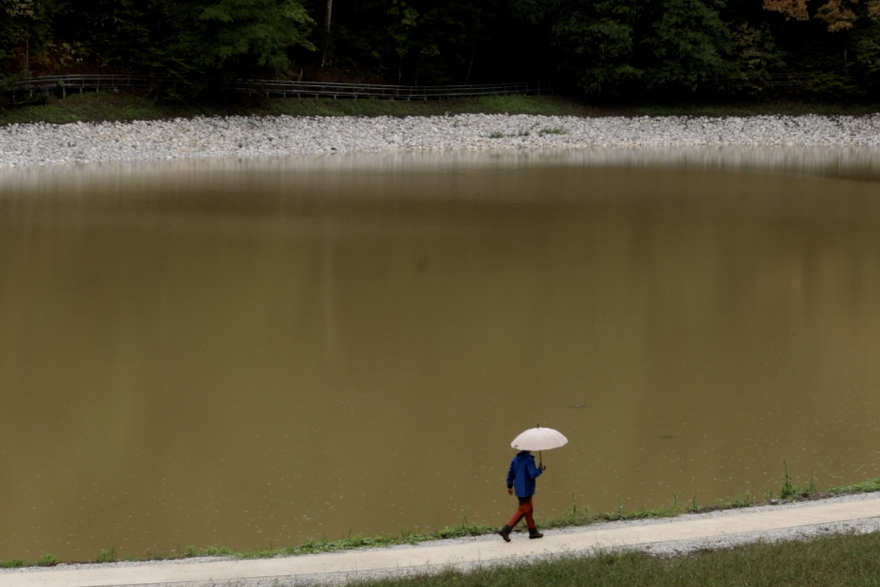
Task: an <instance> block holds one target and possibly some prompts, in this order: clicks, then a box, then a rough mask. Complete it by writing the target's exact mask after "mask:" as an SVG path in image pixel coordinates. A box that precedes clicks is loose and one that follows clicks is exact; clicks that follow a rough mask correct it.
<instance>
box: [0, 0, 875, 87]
mask: <svg viewBox="0 0 880 587" xmlns="http://www.w3.org/2000/svg"><path fill="white" fill-rule="evenodd" d="M316 23H321V26H318V25H317V24H316ZM99 71H100V72H132V73H149V74H153V75H155V76H157V77H158V78H163V79H170V80H173V83H175V84H178V85H186V84H187V83H196V82H198V83H199V84H202V85H203V84H204V82H206V81H208V82H210V83H218V84H223V83H228V82H229V81H231V80H233V79H237V78H253V77H278V78H288V79H290V78H294V79H324V80H335V81H355V80H361V81H376V82H386V83H402V84H414V85H431V84H449V83H455V84H461V83H479V82H496V81H521V80H544V81H548V82H552V83H553V85H554V87H556V88H557V89H559V90H562V91H567V92H573V93H577V94H580V95H583V96H588V97H598V98H603V99H628V98H635V97H638V98H644V97H646V96H655V97H667V96H674V97H681V96H691V95H703V94H712V95H718V94H721V95H730V96H737V95H756V94H757V95H760V94H761V93H762V92H768V91H769V90H770V88H771V82H772V81H774V80H775V81H779V80H783V81H787V82H789V84H790V87H791V88H793V89H795V90H796V91H798V92H800V93H802V94H805V95H811V96H825V97H841V96H848V97H872V96H875V92H876V91H877V89H878V88H880V0H652V1H647V0H467V1H466V0H336V1H335V2H333V1H332V0H0V76H2V77H3V78H7V79H10V78H12V77H14V76H16V75H27V74H46V73H54V72H99Z"/></svg>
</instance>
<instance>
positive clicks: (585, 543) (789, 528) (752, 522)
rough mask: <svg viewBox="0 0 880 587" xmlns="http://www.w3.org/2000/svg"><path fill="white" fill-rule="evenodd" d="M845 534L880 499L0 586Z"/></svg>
mask: <svg viewBox="0 0 880 587" xmlns="http://www.w3.org/2000/svg"><path fill="white" fill-rule="evenodd" d="M846 531H857V532H873V531H880V494H869V495H859V496H849V497H843V498H833V499H826V500H819V501H814V502H802V503H797V504H789V505H784V506H762V507H755V508H747V509H741V510H727V511H721V512H713V513H710V514H696V515H683V516H679V517H677V518H667V519H662V520H642V521H631V522H615V523H609V524H597V525H593V526H587V527H581V528H569V529H565V530H557V531H547V532H545V536H544V538H543V539H541V540H529V539H528V538H527V535H525V534H516V535H514V536H513V539H512V541H511V542H510V543H509V544H508V543H505V542H504V541H502V540H501V538H500V537H498V536H483V537H478V538H470V539H462V540H446V541H438V542H432V543H425V544H421V545H418V546H400V547H393V548H383V549H370V550H353V551H347V552H342V553H333V554H317V555H307V556H296V557H287V558H274V559H262V560H245V561H241V560H229V559H199V560H193V559H190V560H184V561H163V562H151V563H117V564H109V565H70V566H66V565H59V566H58V567H54V568H51V569H16V570H9V571H3V572H0V587H99V586H109V585H114V586H115V585H139V586H141V585H218V586H219V585H236V586H247V587H251V586H253V587H261V586H263V585H266V586H271V585H277V586H283V585H294V584H296V585H303V584H311V583H317V584H339V583H344V582H345V581H346V579H349V578H355V577H357V578H366V577H372V576H381V575H387V574H407V573H417V572H425V571H433V570H439V569H442V568H445V567H448V566H450V565H451V566H456V567H461V568H467V567H471V566H474V565H480V564H491V563H499V562H505V561H513V560H521V559H523V558H533V557H537V556H553V555H559V554H568V553H576V552H590V551H595V550H596V549H609V548H643V549H646V550H649V551H650V552H656V553H674V552H684V551H687V550H690V549H693V548H705V547H723V546H731V545H733V544H738V543H742V542H748V541H754V540H762V539H764V540H782V539H793V538H803V537H807V536H810V535H817V534H822V533H828V532H846Z"/></svg>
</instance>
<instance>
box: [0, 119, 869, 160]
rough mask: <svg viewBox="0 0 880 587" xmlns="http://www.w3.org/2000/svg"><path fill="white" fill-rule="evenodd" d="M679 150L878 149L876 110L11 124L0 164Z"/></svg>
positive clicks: (1, 134) (2, 136) (3, 135)
mask: <svg viewBox="0 0 880 587" xmlns="http://www.w3.org/2000/svg"><path fill="white" fill-rule="evenodd" d="M682 147H685V148H695V147H696V148H700V147H811V148H814V147H846V148H869V149H880V114H875V115H870V116H815V115H806V116H794V117H793V116H755V117H748V118H740V117H723V118H705V117H679V116H670V117H634V118H624V117H607V118H580V117H572V116H526V115H515V116H507V115H486V114H462V115H456V116H437V117H408V118H391V117H378V118H366V117H292V116H277V117H275V116H273V117H227V118H219V117H215V118H194V119H175V120H162V121H137V122H106V123H97V124H91V123H75V124H65V125H53V124H13V125H8V126H5V127H0V168H9V167H23V166H33V165H65V164H71V163H92V162H113V161H135V160H140V161H143V160H161V159H183V158H205V157H229V156H236V157H242V156H243V157H256V156H267V155H268V156H278V155H294V154H322V153H346V152H348V153H352V152H359V153H379V152H386V153H387V152H418V151H453V152H456V151H457V152H461V151H489V150H496V151H498V150H501V151H504V150H508V151H509V150H519V149H559V148H612V149H621V148H623V149H628V148H654V149H657V148H661V149H663V148H682Z"/></svg>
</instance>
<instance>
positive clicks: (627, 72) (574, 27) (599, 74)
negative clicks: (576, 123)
mask: <svg viewBox="0 0 880 587" xmlns="http://www.w3.org/2000/svg"><path fill="white" fill-rule="evenodd" d="M641 13H642V7H641V3H640V2H638V1H637V0H600V1H591V0H571V1H569V2H566V3H564V5H563V6H562V10H561V13H560V14H559V16H558V17H557V20H556V23H555V24H554V25H553V42H554V46H555V47H556V48H557V49H558V50H559V52H560V54H561V55H560V70H561V72H562V74H563V76H564V77H566V78H568V79H571V80H573V81H574V82H575V83H576V84H577V86H578V87H579V88H580V89H581V90H583V91H584V92H586V93H587V94H590V95H595V96H602V95H603V94H611V95H619V94H620V93H621V91H622V90H623V89H624V88H625V87H627V85H629V86H630V87H631V86H632V85H633V84H632V82H634V80H636V79H638V78H639V77H641V75H642V74H643V71H642V70H641V69H640V68H638V67H636V66H635V65H634V62H635V58H636V48H637V38H636V25H637V23H638V20H639V17H640V15H641Z"/></svg>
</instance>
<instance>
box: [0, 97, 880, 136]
mask: <svg viewBox="0 0 880 587" xmlns="http://www.w3.org/2000/svg"><path fill="white" fill-rule="evenodd" d="M878 111H880V103H877V102H867V103H853V104H839V103H816V102H802V101H775V102H774V101H771V102H734V103H723V102H719V103H709V104H654V105H651V104H649V105H634V104H624V105H609V104H588V103H585V102H581V101H578V100H574V99H571V98H566V97H563V96H519V95H515V96H484V97H476V98H455V99H449V100H423V101H419V100H412V101H408V100H380V99H376V98H369V99H361V100H350V99H349V100H341V99H340V100H334V99H330V98H317V99H316V98H286V99H285V98H271V99H270V98H263V97H248V96H244V95H231V96H228V97H227V98H226V99H224V100H219V101H204V102H197V103H182V102H168V101H162V100H157V99H155V98H152V97H150V96H149V95H147V94H145V93H143V92H137V91H120V92H87V93H84V94H71V95H69V96H68V97H67V98H58V97H55V96H48V97H47V99H46V101H45V103H44V104H39V105H29V106H17V107H14V108H7V109H4V108H2V107H0V126H2V125H8V124H23V123H36V122H44V123H51V124H67V123H73V122H102V121H132V120H160V119H173V118H192V117H195V116H280V115H287V116H395V117H404V116H443V115H447V114H538V115H547V116H588V117H589V116H673V115H674V116H713V117H714V116H758V115H769V114H787V115H802V114H824V115H839V114H850V115H858V114H873V113H876V112H878ZM535 132H536V133H537V134H559V133H561V132H564V131H563V129H559V128H554V127H547V128H543V129H535Z"/></svg>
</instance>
